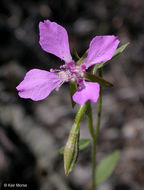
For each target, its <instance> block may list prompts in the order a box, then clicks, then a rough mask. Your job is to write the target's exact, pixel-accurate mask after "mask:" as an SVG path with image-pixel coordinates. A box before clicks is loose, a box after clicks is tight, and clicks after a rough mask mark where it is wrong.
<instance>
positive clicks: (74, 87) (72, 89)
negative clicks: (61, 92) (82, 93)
mask: <svg viewBox="0 0 144 190" xmlns="http://www.w3.org/2000/svg"><path fill="white" fill-rule="evenodd" d="M76 90H77V83H76V82H73V81H70V97H71V104H72V107H73V108H74V106H75V105H76V103H75V102H74V101H73V99H72V96H73V95H74V93H75V92H76Z"/></svg>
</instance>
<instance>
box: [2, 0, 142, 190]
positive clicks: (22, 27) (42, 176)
mask: <svg viewBox="0 0 144 190" xmlns="http://www.w3.org/2000/svg"><path fill="white" fill-rule="evenodd" d="M45 19H50V20H51V21H55V22H57V23H59V24H61V25H62V26H64V27H65V28H66V29H67V31H68V34H69V41H70V46H71V51H72V49H73V48H74V47H75V48H76V50H77V51H78V53H79V55H80V56H81V55H82V54H83V53H84V52H85V50H86V49H87V48H88V45H89V42H90V40H91V39H92V38H93V37H94V36H95V35H106V34H113V35H117V36H118V37H119V39H120V41H121V45H122V44H124V43H127V42H130V45H129V47H128V48H127V49H126V50H125V52H124V53H122V54H121V55H119V56H117V57H116V58H114V59H113V60H111V61H110V64H107V65H106V66H105V67H104V78H105V79H106V80H108V81H110V82H112V83H113V84H114V87H113V88H112V89H106V88H104V89H103V113H102V124H101V131H100V138H99V144H98V154H97V162H99V161H101V159H102V158H104V157H105V156H106V155H108V154H109V153H111V152H112V151H113V150H115V149H120V151H121V155H120V159H119V162H118V165H117V167H116V169H115V171H114V173H113V175H112V176H111V177H110V178H109V179H108V180H107V181H106V182H105V183H103V184H102V185H101V186H100V187H99V190H142V189H143V187H144V61H143V60H144V1H143V0H127V1H125V0H119V1H118V0H109V1H106V0H83V1H80V0H69V1H67V0H57V1H56V0H55V1H54V0H41V1H40V0H35V1H34V0H21V1H18V0H1V1H0V183H4V182H5V183H6V182H9V183H26V184H28V188H29V189H35V190H39V189H40V190H78V189H82V190H87V189H88V188H89V187H90V178H91V165H90V162H91V156H90V147H88V148H86V149H85V150H83V151H81V152H80V154H79V158H78V161H77V165H76V167H75V168H74V170H73V172H72V173H71V174H70V176H69V177H65V176H64V170H63V157H62V156H61V155H60V154H59V153H58V150H59V148H60V147H61V146H63V145H64V144H65V142H66V139H67V137H68V133H69V130H70V128H71V126H72V123H73V120H74V114H75V111H76V110H73V109H72V108H71V102H70V97H69V87H68V85H67V84H65V85H63V86H62V88H60V90H59V92H55V91H54V92H52V94H51V95H50V96H49V97H48V98H47V99H45V100H43V101H40V102H33V101H31V100H24V99H20V98H19V97H18V95H17V91H16V86H17V85H18V84H19V83H20V81H21V80H23V77H24V75H25V74H26V72H27V71H28V70H30V69H33V68H39V69H45V70H49V69H50V68H51V67H52V68H58V67H59V65H60V64H62V62H61V61H60V60H59V59H58V58H57V57H55V56H53V55H50V54H48V53H46V52H44V51H43V50H42V49H41V47H40V45H39V42H38V41H39V31H38V24H39V22H40V21H43V20H45ZM93 107H94V108H95V109H96V104H94V105H93ZM94 120H95V122H96V114H94ZM81 138H89V132H88V129H87V121H86V118H84V119H83V121H82V122H81Z"/></svg>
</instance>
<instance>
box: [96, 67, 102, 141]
mask: <svg viewBox="0 0 144 190" xmlns="http://www.w3.org/2000/svg"><path fill="white" fill-rule="evenodd" d="M99 76H100V77H102V68H100V69H99ZM101 112H102V87H101V86H100V92H99V100H98V114H97V124H96V142H97V139H98V134H99V129H100V122H101Z"/></svg>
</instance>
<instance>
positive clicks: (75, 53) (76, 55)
mask: <svg viewBox="0 0 144 190" xmlns="http://www.w3.org/2000/svg"><path fill="white" fill-rule="evenodd" d="M73 54H74V56H75V57H76V58H77V60H79V59H80V57H79V55H78V53H77V51H76V49H75V48H73Z"/></svg>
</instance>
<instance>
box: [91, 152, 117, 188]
mask: <svg viewBox="0 0 144 190" xmlns="http://www.w3.org/2000/svg"><path fill="white" fill-rule="evenodd" d="M119 154H120V152H119V151H118V150H117V151H114V152H113V153H112V154H110V155H109V156H107V157H106V158H105V159H104V160H102V161H101V163H100V164H99V165H98V167H97V168H96V179H95V180H96V185H97V186H98V185H100V184H101V183H102V182H103V181H105V180H106V179H107V178H108V177H109V176H110V175H111V174H112V172H113V171H114V169H115V167H116V164H117V162H118V158H119Z"/></svg>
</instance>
